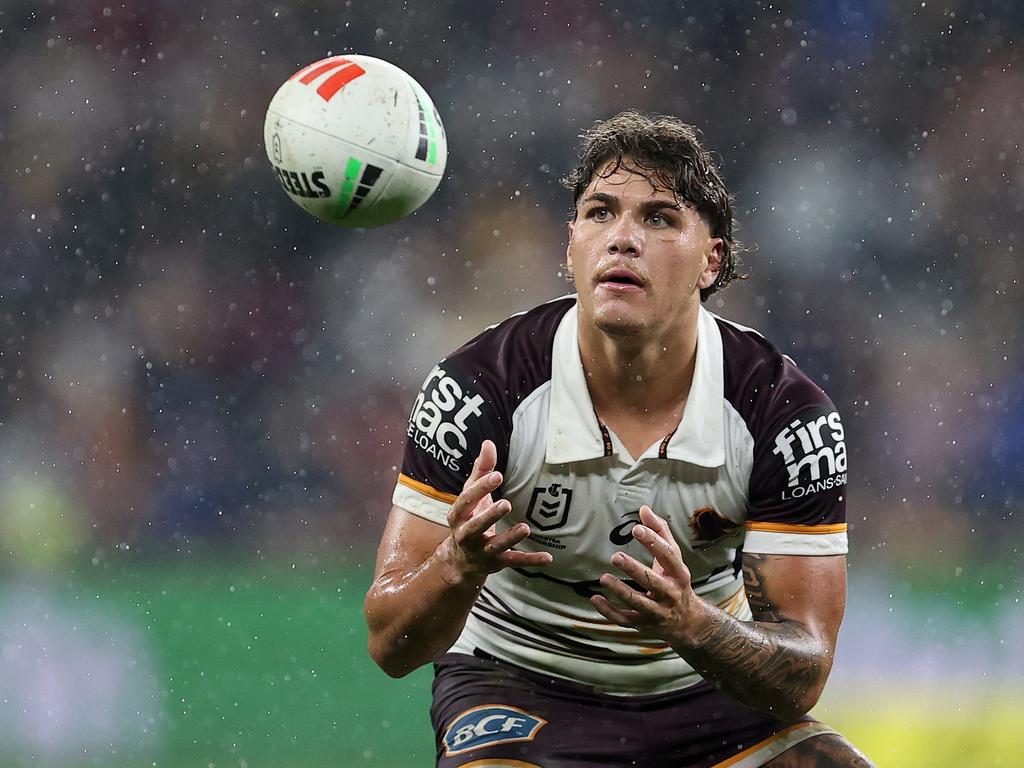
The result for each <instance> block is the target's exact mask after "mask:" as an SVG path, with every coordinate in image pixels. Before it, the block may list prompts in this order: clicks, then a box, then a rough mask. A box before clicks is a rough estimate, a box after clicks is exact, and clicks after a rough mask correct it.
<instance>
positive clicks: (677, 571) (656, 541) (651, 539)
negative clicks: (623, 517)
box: [633, 525, 690, 580]
mask: <svg viewBox="0 0 1024 768" xmlns="http://www.w3.org/2000/svg"><path fill="white" fill-rule="evenodd" d="M670 535H671V534H670ZM633 538H635V539H636V540H637V541H639V542H640V543H641V544H643V545H644V546H645V547H646V548H647V550H648V551H649V552H650V553H651V554H652V555H654V559H655V561H656V562H657V563H659V564H660V565H661V569H662V571H664V572H665V573H666V574H667V575H668V576H671V577H672V578H675V579H683V580H686V579H689V577H690V571H689V569H688V568H687V567H686V564H685V563H683V556H682V553H681V552H680V551H679V547H678V545H677V544H676V543H675V541H674V540H673V541H666V540H665V539H664V538H662V537H661V536H660V535H658V533H657V531H653V530H651V529H650V528H648V527H647V526H646V525H635V526H633Z"/></svg>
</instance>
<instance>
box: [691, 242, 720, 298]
mask: <svg viewBox="0 0 1024 768" xmlns="http://www.w3.org/2000/svg"><path fill="white" fill-rule="evenodd" d="M724 253H725V244H724V243H723V242H722V238H720V237H715V238H712V239H711V250H710V251H709V252H708V254H707V263H706V264H705V265H704V270H703V271H702V272H701V273H700V277H698V278H697V287H698V288H700V289H702V290H703V289H704V288H710V287H711V286H712V285H714V284H715V280H717V279H718V273H719V272H721V271H722V256H723V255H724Z"/></svg>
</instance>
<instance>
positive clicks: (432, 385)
mask: <svg viewBox="0 0 1024 768" xmlns="http://www.w3.org/2000/svg"><path fill="white" fill-rule="evenodd" d="M506 432H507V430H506V429H505V428H504V427H503V424H502V419H500V418H499V414H498V412H497V409H496V407H495V402H494V398H493V397H492V396H491V395H490V393H488V391H487V387H485V386H484V383H483V382H482V381H481V379H480V377H479V376H477V375H475V374H474V373H473V372H471V371H470V372H467V371H464V370H462V368H461V367H460V366H459V364H458V362H457V361H451V360H449V361H445V362H442V363H440V364H439V365H437V366H435V367H434V369H433V370H432V371H431V372H430V374H429V375H428V376H427V379H426V381H424V382H423V386H422V387H421V388H420V391H419V394H417V396H416V400H415V401H414V402H413V406H412V411H411V413H410V415H409V423H408V425H407V426H406V443H405V454H404V457H403V459H402V469H401V472H400V474H399V475H398V482H397V483H396V484H395V491H394V494H393V496H392V503H393V504H395V505H396V506H398V507H401V508H402V509H404V510H406V511H407V512H411V513H412V514H414V515H417V516H418V517H423V518H425V519H427V520H430V521H432V522H435V523H439V524H440V525H448V517H447V516H448V510H449V508H450V507H451V505H452V503H453V502H454V501H455V498H456V497H457V496H458V495H459V493H460V492H461V491H462V486H463V484H464V483H465V482H466V479H467V478H468V477H469V475H470V473H471V472H472V469H473V462H474V461H475V460H476V457H477V456H478V455H479V453H480V446H481V445H482V444H483V441H484V440H485V439H488V438H489V439H491V440H493V441H494V443H495V445H496V446H497V448H498V467H497V468H498V469H499V470H503V469H504V465H505V462H506V461H507V456H508V436H507V434H506Z"/></svg>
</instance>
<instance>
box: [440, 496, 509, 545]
mask: <svg viewBox="0 0 1024 768" xmlns="http://www.w3.org/2000/svg"><path fill="white" fill-rule="evenodd" d="M511 511H512V505H511V504H510V503H509V502H508V500H507V499H498V500H497V501H496V502H494V503H493V504H490V505H488V506H487V507H485V508H484V509H483V510H482V511H480V512H478V513H477V514H475V515H473V516H472V517H470V518H469V519H468V520H464V521H463V522H462V523H460V524H459V525H458V526H456V527H457V528H458V530H457V531H455V540H456V542H457V543H458V544H459V546H463V545H464V544H465V543H467V542H470V541H471V540H474V539H476V540H478V541H479V546H472V545H471V547H470V548H471V549H482V547H483V537H484V534H485V533H486V532H487V529H488V528H490V527H491V526H492V525H494V524H495V523H496V522H498V521H499V520H501V518H503V517H504V516H505V515H507V514H508V513H509V512H511ZM524 525H525V523H524Z"/></svg>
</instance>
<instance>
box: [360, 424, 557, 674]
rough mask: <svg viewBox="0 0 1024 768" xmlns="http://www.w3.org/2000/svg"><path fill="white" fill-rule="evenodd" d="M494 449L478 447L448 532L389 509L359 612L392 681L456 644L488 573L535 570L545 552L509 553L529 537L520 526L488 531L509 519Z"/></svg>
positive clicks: (373, 649)
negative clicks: (498, 493) (499, 494)
mask: <svg viewBox="0 0 1024 768" xmlns="http://www.w3.org/2000/svg"><path fill="white" fill-rule="evenodd" d="M496 460H497V452H496V450H495V447H494V443H492V442H491V441H489V440H486V441H484V444H483V447H482V448H481V449H480V455H479V456H478V457H477V460H476V462H475V463H474V464H473V471H472V473H471V474H470V477H469V479H468V480H467V481H466V484H465V486H464V487H463V490H462V493H461V494H459V496H458V498H457V499H456V500H455V503H454V504H452V507H451V510H449V512H448V527H445V526H443V525H438V524H437V523H432V522H430V521H429V520H424V519H422V518H420V517H417V516H416V515H413V514H410V513H409V512H406V511H405V510H403V509H402V508H400V507H392V509H391V515H390V517H389V518H388V523H387V526H386V528H385V529H384V534H383V536H382V538H381V543H380V547H379V548H378V551H377V567H376V571H375V575H374V579H373V584H371V585H370V589H369V591H368V592H367V594H366V601H365V604H364V614H365V616H366V624H367V626H368V627H369V630H370V643H369V647H370V655H371V656H372V657H373V660H374V661H376V662H377V664H378V665H379V666H380V667H381V669H383V670H384V671H385V672H386V673H387V674H389V675H391V676H392V677H401V676H403V675H406V674H408V673H409V672H411V671H412V670H414V669H416V668H417V667H419V666H422V665H423V664H426V663H427V662H429V661H432V660H433V659H435V658H436V657H437V656H439V655H441V654H442V653H444V652H445V651H446V650H448V649H449V648H450V647H451V646H452V644H453V643H454V642H455V640H456V639H457V638H458V636H459V633H460V632H461V631H462V627H463V626H464V625H465V623H466V618H467V617H468V616H469V609H470V608H471V607H472V605H473V602H474V601H475V600H476V596H477V594H478V593H479V592H480V589H481V588H482V587H483V584H484V581H485V579H486V578H487V576H488V574H490V573H494V572H495V571H498V570H501V569H502V568H504V567H506V566H509V565H516V566H540V565H547V564H548V563H550V562H551V555H550V554H548V553H547V552H535V553H525V552H517V551H515V550H514V549H512V548H513V547H514V546H516V544H518V543H519V542H520V541H522V540H523V539H525V538H526V537H527V536H529V535H530V529H529V526H527V525H526V524H525V523H520V524H519V525H516V526H513V527H512V528H510V529H509V530H507V531H504V532H503V533H500V534H497V533H494V532H493V531H492V530H491V529H492V526H493V525H494V524H495V523H497V522H498V521H499V520H500V519H501V518H503V517H504V516H505V515H507V514H508V513H509V511H510V510H511V509H512V507H511V505H510V504H509V503H508V502H507V501H505V500H504V499H499V500H498V501H496V502H495V501H493V500H492V499H491V492H492V491H494V490H495V489H496V488H498V486H500V485H501V481H502V478H501V473H499V472H495V471H494V467H495V462H496Z"/></svg>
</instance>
